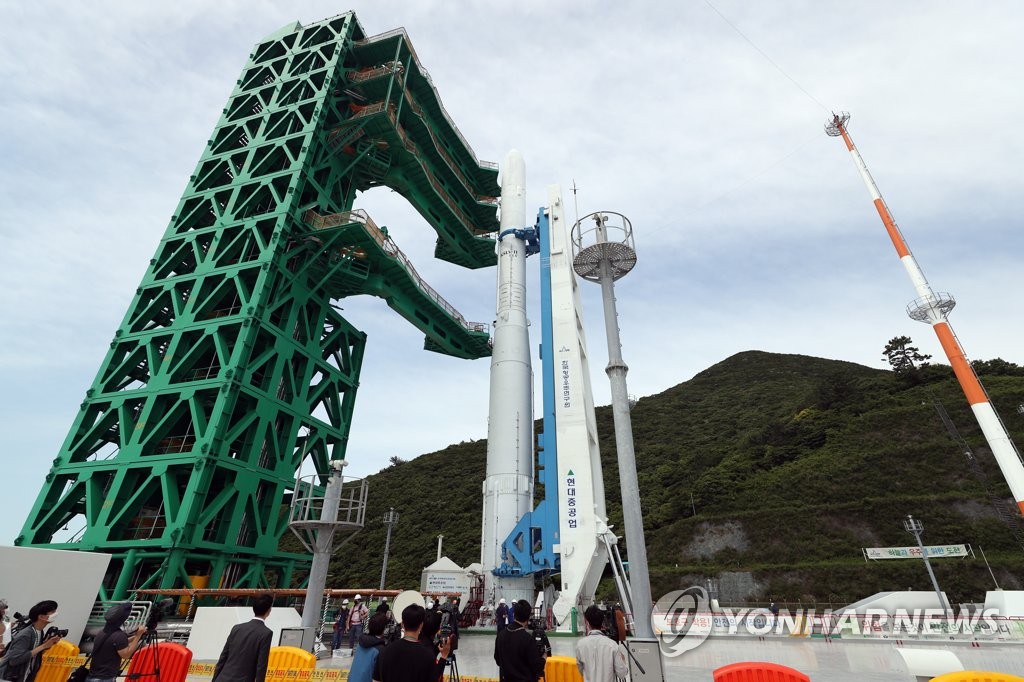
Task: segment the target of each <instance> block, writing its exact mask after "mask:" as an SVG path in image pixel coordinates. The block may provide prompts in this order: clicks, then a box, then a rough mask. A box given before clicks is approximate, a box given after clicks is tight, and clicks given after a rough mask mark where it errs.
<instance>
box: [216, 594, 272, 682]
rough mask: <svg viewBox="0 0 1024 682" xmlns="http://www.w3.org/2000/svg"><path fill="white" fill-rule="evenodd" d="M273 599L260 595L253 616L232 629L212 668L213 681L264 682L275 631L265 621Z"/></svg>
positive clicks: (253, 604)
mask: <svg viewBox="0 0 1024 682" xmlns="http://www.w3.org/2000/svg"><path fill="white" fill-rule="evenodd" d="M273 605H274V597H273V596H271V595H269V594H261V595H260V596H258V597H256V599H254V600H253V602H252V612H253V614H254V617H253V619H252V620H250V621H249V622H248V623H239V624H238V625H236V626H234V627H233V628H231V632H230V633H228V640H227V641H226V642H224V650H223V651H221V652H220V658H218V659H217V665H216V666H215V667H214V669H213V682H264V680H265V679H266V677H267V660H268V659H269V658H270V642H271V640H272V639H273V638H274V631H273V630H271V629H270V628H269V627H267V624H266V623H265V622H264V621H266V619H267V616H269V615H270V607H271V606H273Z"/></svg>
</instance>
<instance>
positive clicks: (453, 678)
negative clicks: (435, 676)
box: [441, 651, 462, 682]
mask: <svg viewBox="0 0 1024 682" xmlns="http://www.w3.org/2000/svg"><path fill="white" fill-rule="evenodd" d="M444 666H445V668H448V667H450V668H451V669H450V670H449V671H448V678H447V679H448V682H459V680H460V679H462V678H460V677H459V663H458V661H456V660H455V652H454V651H453V652H451V653H450V654H448V658H446V659H444ZM441 677H442V678H443V677H444V673H442V674H441Z"/></svg>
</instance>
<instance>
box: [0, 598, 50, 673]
mask: <svg viewBox="0 0 1024 682" xmlns="http://www.w3.org/2000/svg"><path fill="white" fill-rule="evenodd" d="M56 619H57V602H55V601H52V600H49V599H48V600H46V601H41V602H39V603H38V604H36V605H35V606H33V607H32V608H31V609H29V611H28V620H29V623H30V627H24V628H22V629H21V631H20V632H18V634H16V635H15V636H14V638H13V639H12V640H11V643H10V645H9V646H8V647H7V651H6V652H4V657H3V658H2V659H0V679H4V680H11V681H13V682H32V680H34V679H35V677H36V673H37V672H39V666H40V664H41V663H42V662H43V652H44V651H46V650H47V649H49V648H50V647H52V646H53V645H54V644H56V643H57V642H59V641H60V636H59V635H53V636H51V637H47V638H46V639H43V630H45V629H46V628H47V627H49V626H51V625H53V624H54V622H55V621H56Z"/></svg>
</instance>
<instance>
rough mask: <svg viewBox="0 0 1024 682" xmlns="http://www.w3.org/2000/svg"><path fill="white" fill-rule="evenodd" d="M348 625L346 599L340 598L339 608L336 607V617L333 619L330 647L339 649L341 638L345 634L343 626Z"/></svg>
mask: <svg viewBox="0 0 1024 682" xmlns="http://www.w3.org/2000/svg"><path fill="white" fill-rule="evenodd" d="M347 626H348V599H342V600H341V608H340V609H338V619H337V620H336V621H334V637H333V638H332V640H331V649H340V648H341V640H342V638H343V637H344V636H345V628H346V627H347Z"/></svg>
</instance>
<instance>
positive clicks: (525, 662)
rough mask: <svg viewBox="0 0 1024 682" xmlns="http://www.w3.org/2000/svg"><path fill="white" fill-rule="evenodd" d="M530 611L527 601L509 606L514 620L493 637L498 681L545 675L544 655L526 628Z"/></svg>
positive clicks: (531, 681)
mask: <svg viewBox="0 0 1024 682" xmlns="http://www.w3.org/2000/svg"><path fill="white" fill-rule="evenodd" d="M532 612H533V609H532V608H531V607H530V602H528V601H526V600H525V599H520V600H519V601H517V602H516V603H515V604H513V606H512V617H513V618H514V619H515V621H514V622H513V623H512V624H511V625H509V626H508V627H507V628H506V629H504V630H502V631H501V632H499V633H498V637H497V638H496V639H495V640H494V662H495V663H497V664H498V669H499V671H500V678H501V682H537V678H539V677H540V676H541V675H543V674H544V658H543V657H542V656H541V655H540V650H539V649H538V648H537V644H536V642H534V641H533V634H532V633H531V632H530V631H529V630H528V629H527V627H526V624H527V623H528V622H529V621H530V614H531V613H532Z"/></svg>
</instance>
